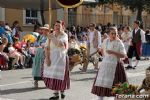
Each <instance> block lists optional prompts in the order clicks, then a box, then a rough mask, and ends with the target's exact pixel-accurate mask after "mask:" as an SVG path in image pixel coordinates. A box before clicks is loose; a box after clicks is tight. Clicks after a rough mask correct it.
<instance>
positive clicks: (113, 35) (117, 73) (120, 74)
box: [92, 27, 127, 100]
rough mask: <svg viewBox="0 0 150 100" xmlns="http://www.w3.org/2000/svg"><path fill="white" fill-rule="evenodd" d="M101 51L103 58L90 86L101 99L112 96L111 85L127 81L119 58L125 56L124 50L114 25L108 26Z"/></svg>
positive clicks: (99, 99)
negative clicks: (107, 35) (107, 34)
mask: <svg viewBox="0 0 150 100" xmlns="http://www.w3.org/2000/svg"><path fill="white" fill-rule="evenodd" d="M101 51H102V54H103V56H104V58H103V61H102V63H101V65H100V68H99V71H98V74H97V77H96V79H95V82H94V84H93V88H92V93H93V94H95V95H97V96H98V100H103V97H104V96H107V97H110V96H113V95H112V93H111V92H112V86H113V85H115V84H118V83H120V82H121V83H123V82H126V81H127V78H126V74H125V70H124V66H123V63H121V60H120V58H123V57H125V56H126V51H125V47H124V45H123V43H122V41H121V40H120V39H119V38H118V37H117V29H116V28H115V27H112V28H110V32H109V38H107V39H105V40H104V42H103V44H102V50H101Z"/></svg>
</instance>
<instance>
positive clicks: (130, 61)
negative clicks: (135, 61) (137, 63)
mask: <svg viewBox="0 0 150 100" xmlns="http://www.w3.org/2000/svg"><path fill="white" fill-rule="evenodd" d="M129 66H132V59H131V58H129Z"/></svg>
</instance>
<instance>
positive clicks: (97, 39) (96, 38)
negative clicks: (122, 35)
mask: <svg viewBox="0 0 150 100" xmlns="http://www.w3.org/2000/svg"><path fill="white" fill-rule="evenodd" d="M95 27H96V25H95V24H94V23H91V24H90V25H89V28H90V30H89V32H88V48H87V59H86V60H84V64H83V68H82V69H81V68H80V70H82V71H84V72H85V71H86V70H87V67H88V62H89V59H90V56H92V59H93V65H94V67H95V68H94V69H95V70H98V62H99V55H98V51H99V50H100V48H101V34H100V32H99V31H97V30H96V29H95Z"/></svg>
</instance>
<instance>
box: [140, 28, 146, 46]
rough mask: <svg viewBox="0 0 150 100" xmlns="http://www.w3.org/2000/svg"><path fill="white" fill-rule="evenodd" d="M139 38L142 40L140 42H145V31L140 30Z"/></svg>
mask: <svg viewBox="0 0 150 100" xmlns="http://www.w3.org/2000/svg"><path fill="white" fill-rule="evenodd" d="M140 33H141V40H142V43H145V42H146V39H145V32H144V31H143V30H141V32H140Z"/></svg>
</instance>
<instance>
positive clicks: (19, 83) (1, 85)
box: [0, 81, 32, 87]
mask: <svg viewBox="0 0 150 100" xmlns="http://www.w3.org/2000/svg"><path fill="white" fill-rule="evenodd" d="M30 82H32V81H23V82H17V83H11V84H4V85H0V87H6V86H11V85H19V84H25V83H30Z"/></svg>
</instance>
